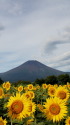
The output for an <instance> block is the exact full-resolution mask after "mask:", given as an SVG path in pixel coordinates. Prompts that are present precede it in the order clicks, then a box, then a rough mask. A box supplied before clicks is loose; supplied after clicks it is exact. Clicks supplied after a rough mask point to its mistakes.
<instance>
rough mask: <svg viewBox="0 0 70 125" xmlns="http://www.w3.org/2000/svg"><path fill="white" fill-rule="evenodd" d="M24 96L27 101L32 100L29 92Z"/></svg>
mask: <svg viewBox="0 0 70 125" xmlns="http://www.w3.org/2000/svg"><path fill="white" fill-rule="evenodd" d="M24 96H25V97H26V98H27V99H30V98H31V95H30V93H29V92H28V91H27V92H26V93H24Z"/></svg>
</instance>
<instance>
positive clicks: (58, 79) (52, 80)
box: [0, 74, 70, 85]
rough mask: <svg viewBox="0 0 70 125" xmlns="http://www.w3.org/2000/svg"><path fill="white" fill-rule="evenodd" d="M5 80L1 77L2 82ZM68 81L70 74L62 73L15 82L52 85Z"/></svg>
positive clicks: (69, 80) (0, 82)
mask: <svg viewBox="0 0 70 125" xmlns="http://www.w3.org/2000/svg"><path fill="white" fill-rule="evenodd" d="M3 82H4V81H3V80H2V79H1V78H0V84H2V83H3ZM67 82H69V83H70V75H69V74H61V75H59V76H55V75H51V76H47V77H46V78H40V79H39V78H37V79H36V80H35V81H34V82H30V81H23V80H20V81H17V82H15V83H13V84H14V85H18V84H23V85H25V84H33V85H35V84H39V85H41V84H43V83H46V84H51V85H54V84H59V85H64V84H66V83H67Z"/></svg>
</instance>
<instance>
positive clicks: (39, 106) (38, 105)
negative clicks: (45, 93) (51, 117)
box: [37, 104, 44, 112]
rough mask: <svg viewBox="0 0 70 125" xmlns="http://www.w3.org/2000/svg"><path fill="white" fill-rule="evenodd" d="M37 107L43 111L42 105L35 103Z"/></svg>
mask: <svg viewBox="0 0 70 125" xmlns="http://www.w3.org/2000/svg"><path fill="white" fill-rule="evenodd" d="M37 107H38V108H39V110H40V111H41V112H43V109H44V107H43V105H41V104H37Z"/></svg>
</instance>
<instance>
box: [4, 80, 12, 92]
mask: <svg viewBox="0 0 70 125" xmlns="http://www.w3.org/2000/svg"><path fill="white" fill-rule="evenodd" d="M10 87H11V84H10V82H9V81H8V82H6V83H5V89H6V90H9V89H10Z"/></svg>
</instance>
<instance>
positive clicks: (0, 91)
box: [0, 87, 4, 99]
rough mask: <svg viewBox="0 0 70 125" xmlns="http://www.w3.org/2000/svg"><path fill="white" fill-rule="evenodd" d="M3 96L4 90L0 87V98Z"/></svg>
mask: <svg viewBox="0 0 70 125" xmlns="http://www.w3.org/2000/svg"><path fill="white" fill-rule="evenodd" d="M3 96H4V92H3V89H2V88H1V87H0V99H1V98H3Z"/></svg>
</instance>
